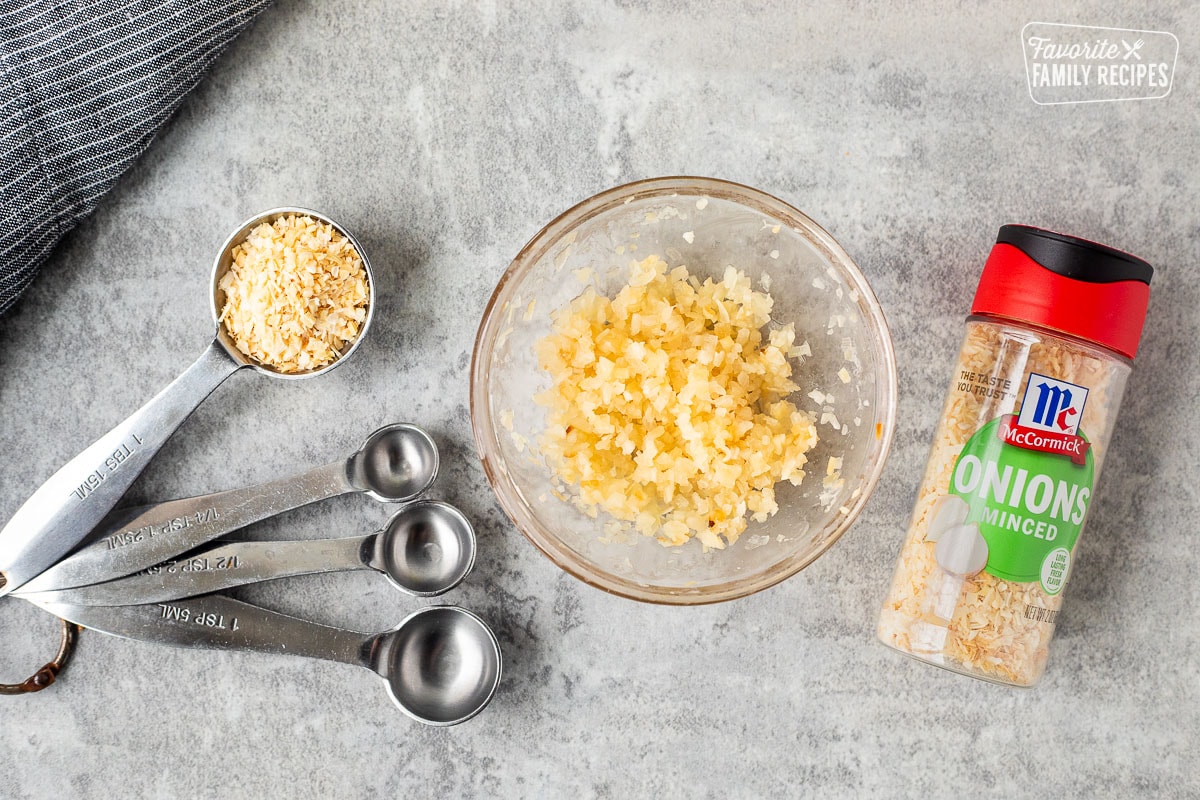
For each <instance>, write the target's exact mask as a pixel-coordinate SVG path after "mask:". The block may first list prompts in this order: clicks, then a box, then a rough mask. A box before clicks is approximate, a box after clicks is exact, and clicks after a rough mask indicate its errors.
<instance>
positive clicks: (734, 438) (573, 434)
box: [536, 256, 817, 548]
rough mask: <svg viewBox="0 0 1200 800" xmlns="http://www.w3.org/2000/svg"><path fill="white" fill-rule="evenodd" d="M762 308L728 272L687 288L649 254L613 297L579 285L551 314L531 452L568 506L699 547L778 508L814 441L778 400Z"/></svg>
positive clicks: (782, 373) (789, 340)
mask: <svg viewBox="0 0 1200 800" xmlns="http://www.w3.org/2000/svg"><path fill="white" fill-rule="evenodd" d="M771 307H772V299H771V297H770V295H768V294H766V293H764V292H757V291H754V290H753V289H752V288H751V284H750V280H749V279H748V278H747V277H746V276H745V275H744V274H743V273H741V272H740V271H738V270H736V269H734V268H732V267H728V268H727V269H726V270H725V273H724V276H723V277H722V279H721V280H719V281H713V280H712V279H706V280H705V281H703V282H701V281H700V280H699V279H697V278H696V277H694V276H692V275H691V274H690V273H689V271H688V269H687V267H686V266H678V267H675V268H674V269H670V268H669V267H668V265H667V263H666V262H665V261H664V260H663V259H662V258H660V257H658V256H650V257H648V258H646V259H644V260H643V261H641V262H636V261H635V262H632V263H631V264H630V268H629V282H628V285H626V286H625V287H624V288H622V289H621V290H620V291H619V292H618V293H617V294H616V296H615V297H612V298H608V297H604V296H602V295H599V294H597V293H596V292H595V291H594V290H592V289H590V288H589V289H587V290H585V291H584V293H583V294H582V295H580V296H579V297H577V298H576V299H575V300H573V301H572V302H571V303H570V305H569V306H568V307H567V308H565V309H562V310H559V311H557V312H555V313H554V314H553V315H552V319H553V332H552V333H551V334H550V335H549V336H547V337H545V338H544V339H542V340H541V341H540V342H539V343H538V346H537V354H538V360H539V363H540V365H541V367H542V368H543V369H545V370H546V371H547V372H548V373H549V375H550V377H551V380H552V386H551V388H550V389H548V390H547V391H545V392H542V393H541V394H539V395H538V396H537V398H536V399H537V402H538V403H539V404H541V405H543V406H545V407H546V410H547V426H546V430H545V431H544V433H543V434H542V436H541V437H540V440H539V447H540V450H541V452H542V454H543V455H544V456H545V458H546V460H547V463H548V464H549V465H550V466H551V468H552V469H553V470H554V472H555V474H556V476H557V477H558V478H559V479H561V480H562V481H563V482H565V483H567V484H569V485H572V486H573V487H575V491H576V493H577V495H576V496H575V497H574V498H573V499H574V500H575V502H576V503H577V504H578V505H579V506H580V507H581V508H583V509H584V510H585V511H586V512H587V513H589V514H591V515H593V516H594V515H596V514H597V513H598V512H599V511H604V512H606V513H608V514H609V515H611V516H612V517H614V518H615V519H617V520H621V521H623V522H626V523H631V524H632V525H633V526H634V527H635V528H636V529H637V530H638V531H639V532H641V533H643V534H645V535H648V536H655V537H657V539H658V540H659V541H660V542H661V543H662V544H664V545H668V546H672V545H681V544H684V543H686V542H687V541H688V540H690V539H691V538H692V537H696V538H698V539H699V540H700V541H701V543H702V544H703V545H704V546H705V547H711V548H723V547H724V546H725V545H726V544H727V543H728V544H731V543H733V542H735V541H736V540H737V538H738V536H739V535H740V534H741V533H742V532H743V531H744V530H745V529H746V526H747V516H750V517H751V518H753V519H755V520H758V521H763V520H766V519H767V518H768V517H769V516H771V515H772V514H774V513H775V512H776V511H777V510H778V506H777V504H776V502H775V490H774V487H775V484H776V483H777V482H779V481H781V480H786V481H789V482H791V483H793V484H795V485H799V484H800V482H801V480H802V479H803V478H804V469H803V468H804V465H805V463H806V462H807V457H806V455H805V453H806V452H807V451H808V450H810V449H811V448H812V447H813V446H814V445H815V444H816V442H817V430H816V426H815V424H814V421H813V419H812V417H811V416H809V415H808V414H806V413H804V412H802V411H800V410H798V409H797V408H796V406H794V405H793V404H792V403H791V402H789V401H788V400H786V399H785V398H786V397H787V396H788V395H789V394H791V393H792V392H794V391H796V389H797V388H798V387H797V386H796V384H795V383H793V382H792V381H791V365H790V364H789V362H788V357H787V354H788V352H789V350H790V349H791V348H792V345H793V341H794V339H795V332H794V330H793V329H792V326H791V325H788V326H786V327H783V328H779V329H776V330H772V331H769V332H764V328H765V326H766V325H767V323H768V321H769V319H770V312H771Z"/></svg>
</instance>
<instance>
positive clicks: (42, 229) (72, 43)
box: [0, 0, 270, 314]
mask: <svg viewBox="0 0 1200 800" xmlns="http://www.w3.org/2000/svg"><path fill="white" fill-rule="evenodd" d="M269 2H270V0H69V1H68V2H64V1H63V0H34V1H33V2H21V0H16V1H15V2H11V1H10V2H0V314H3V313H4V312H5V311H7V310H8V309H9V308H10V307H11V306H12V304H13V303H14V302H15V301H16V299H17V297H18V296H20V294H21V292H23V291H24V290H25V289H26V287H28V285H29V283H30V281H32V280H33V277H34V275H35V274H36V273H37V270H38V267H40V266H41V264H42V262H43V261H45V260H46V257H47V256H48V255H49V254H50V251H51V249H52V248H53V247H54V245H55V244H56V243H57V242H58V240H59V239H61V238H62V236H63V235H64V234H65V233H66V232H67V231H69V230H71V228H73V227H74V226H75V225H76V224H77V223H78V222H79V220H80V219H82V218H83V217H85V216H86V215H88V214H89V213H91V211H92V210H93V209H94V208H95V207H96V204H97V203H98V202H99V200H100V198H101V197H103V196H104V194H105V193H106V192H108V191H109V190H110V189H111V188H112V187H113V184H115V183H116V181H117V178H119V177H120V175H121V174H122V173H123V172H124V171H125V170H126V169H128V168H129V166H130V165H131V164H132V163H133V162H134V160H136V159H137V157H138V156H139V155H141V153H142V152H143V151H144V150H145V149H146V147H147V146H148V145H149V144H150V142H151V140H152V139H153V138H154V135H155V133H157V131H158V129H159V128H160V127H161V126H162V125H163V124H164V123H165V122H166V121H167V119H168V118H169V117H170V116H171V114H172V113H173V112H174V111H175V109H176V108H178V107H179V104H180V103H181V102H182V100H183V98H184V96H185V95H186V94H187V93H188V91H189V90H191V89H192V88H193V87H194V86H195V85H196V84H197V83H198V82H199V81H200V79H201V78H202V77H203V75H204V73H205V71H206V70H207V69H208V66H209V65H210V64H211V63H212V61H213V59H215V58H216V57H217V56H218V55H219V54H220V52H221V51H222V50H223V49H224V48H225V46H226V45H228V44H229V43H230V42H231V41H232V40H233V39H234V37H236V36H237V35H238V33H240V32H241V31H242V29H243V28H245V27H246V25H248V24H249V23H250V21H251V20H252V19H254V17H255V15H257V14H258V12H260V11H261V10H262V9H263V8H265V7H266V6H267V5H268V4H269Z"/></svg>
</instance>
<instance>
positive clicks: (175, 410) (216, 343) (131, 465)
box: [0, 208, 375, 597]
mask: <svg viewBox="0 0 1200 800" xmlns="http://www.w3.org/2000/svg"><path fill="white" fill-rule="evenodd" d="M292 214H295V215H300V216H309V217H312V218H314V219H317V220H320V221H321V222H324V223H327V224H329V225H331V226H333V228H334V229H335V230H337V231H338V232H339V233H341V234H342V235H343V236H345V237H346V239H347V240H349V242H350V244H351V245H352V246H353V247H354V249H355V250H356V251H357V252H358V255H359V257H360V258H361V259H362V264H363V270H364V271H365V272H366V273H367V285H368V289H369V298H368V301H367V313H366V318H365V319H363V322H362V326H361V327H360V328H359V331H358V337H357V338H356V339H355V340H354V341H353V342H351V343H350V345H349V347H347V348H346V349H345V350H344V351H343V352H342V353H341V354H340V356H339V357H338V358H337V359H336V360H335V361H333V363H331V364H329V365H327V366H324V367H321V368H320V369H315V370H308V371H302V372H294V373H283V372H278V371H276V370H274V369H272V368H270V367H267V366H265V365H262V364H259V363H258V362H256V361H254V360H252V359H250V358H249V357H247V356H246V355H244V354H243V353H242V352H241V351H239V350H238V349H237V347H236V346H235V345H234V344H233V340H232V339H231V338H230V336H229V332H228V331H227V330H226V329H225V326H224V325H223V324H222V323H221V322H220V309H221V306H222V305H224V302H225V294H224V292H223V291H221V288H220V283H221V278H222V277H223V276H224V275H225V273H226V272H227V271H228V270H229V266H230V264H231V263H232V259H233V250H234V248H235V247H237V245H239V244H241V243H242V241H244V240H245V238H246V236H247V234H249V233H250V231H252V230H253V229H254V228H256V227H257V226H259V225H260V224H262V223H264V222H267V223H270V222H274V221H275V220H276V219H278V218H280V217H284V216H288V215H292ZM210 283H211V292H210V296H209V304H210V307H211V310H212V317H213V322H214V323H215V324H216V326H217V331H216V336H215V337H214V338H213V341H212V343H211V344H209V346H208V348H207V349H206V350H205V351H204V352H203V353H202V354H201V355H200V358H198V359H197V360H196V362H195V363H194V364H192V366H190V367H188V368H187V369H186V370H185V371H184V372H183V374H182V375H180V376H179V377H178V378H176V379H175V381H174V382H172V383H171V384H170V385H169V386H167V388H165V389H163V390H162V391H161V392H159V393H158V394H157V395H156V396H155V397H154V398H153V399H152V400H150V401H149V402H148V403H146V404H145V405H144V406H142V407H141V408H140V409H138V410H137V411H135V412H134V413H133V415H132V416H130V417H129V418H128V419H126V420H125V421H124V422H122V423H121V424H120V425H118V426H117V427H115V428H113V429H112V430H111V431H109V432H108V433H106V434H105V435H104V436H102V437H100V438H99V439H97V440H96V442H94V443H93V444H92V445H91V446H90V447H88V448H87V449H86V450H84V451H83V452H82V453H80V454H79V455H77V456H76V457H75V458H73V459H71V460H70V461H68V462H67V463H66V465H64V466H63V467H62V468H61V469H59V470H58V472H56V473H54V475H52V476H51V477H50V479H49V480H47V481H46V482H45V483H44V484H42V486H41V488H39V489H38V490H37V491H36V492H34V493H33V496H32V497H30V498H29V499H28V500H27V501H25V504H24V505H22V506H21V508H20V509H18V510H17V513H16V514H15V515H14V516H13V518H12V519H11V520H9V522H8V524H7V525H5V526H4V528H3V529H0V597H3V596H4V595H6V594H8V593H10V592H12V591H14V590H16V589H18V588H20V587H21V586H22V585H24V584H25V583H27V582H28V581H30V580H31V579H33V578H34V577H36V576H37V575H39V574H41V573H42V572H43V571H44V570H45V569H46V568H48V567H50V566H51V565H52V564H54V563H55V562H57V561H58V560H59V559H60V558H62V557H63V556H64V555H66V554H67V553H69V552H70V551H71V550H72V549H73V548H74V547H75V546H76V545H78V544H79V543H80V542H82V541H83V540H84V539H85V538H86V537H87V535H88V534H89V533H90V532H91V531H92V529H93V528H95V527H96V526H97V525H99V524H100V523H101V522H102V521H103V520H104V518H105V516H106V515H107V514H108V512H109V511H111V510H112V508H113V507H114V506H115V505H116V504H117V502H118V501H119V500H120V499H121V497H122V496H123V495H124V494H125V492H126V491H127V490H128V489H129V487H130V486H131V485H132V484H133V482H134V480H135V479H136V478H137V477H138V475H140V474H141V473H142V471H143V470H144V469H145V468H146V465H147V464H149V463H150V459H151V458H153V457H154V454H155V453H157V452H158V451H159V450H160V449H161V448H162V446H163V444H165V443H166V441H167V439H169V438H170V437H171V434H173V433H174V432H175V430H176V429H177V428H178V427H179V426H180V425H182V424H183V421H184V420H185V419H187V418H188V416H189V415H190V414H191V413H192V412H193V411H195V410H196V407H197V406H198V405H200V403H201V402H202V401H203V400H204V398H206V397H208V395H210V394H212V392H213V390H214V389H216V388H217V386H219V385H220V384H221V382H222V381H224V380H225V379H226V378H228V377H229V376H230V375H232V374H233V373H234V372H237V371H238V370H239V369H242V368H243V367H252V368H254V369H255V370H256V371H257V372H260V373H262V374H264V375H270V376H271V377H274V378H285V379H296V378H312V377H315V376H317V375H323V374H325V373H326V372H328V371H329V370H331V369H334V368H335V367H337V366H338V365H339V364H341V363H342V362H343V361H345V360H346V359H347V358H349V357H350V355H351V354H352V353H353V352H354V351H355V350H356V349H358V345H359V344H360V343H361V342H362V340H363V337H364V336H365V335H366V333H367V329H368V328H369V327H370V325H371V317H372V316H373V313H374V309H375V280H374V277H373V276H372V274H371V265H370V263H369V262H368V261H367V256H366V253H365V252H364V251H363V249H362V246H361V245H360V244H359V243H358V241H357V240H356V239H355V238H354V237H353V236H351V235H350V233H349V232H348V231H347V230H346V229H345V228H343V227H342V226H341V225H339V224H338V223H336V222H334V221H333V220H332V219H330V218H329V217H326V216H324V215H323V214H318V213H317V212H315V211H310V210H308V209H303V208H275V209H271V210H270V211H265V212H263V213H262V214H258V215H256V216H254V217H251V218H250V219H248V220H246V221H245V222H244V223H242V225H241V227H239V228H238V229H237V230H236V231H234V232H233V233H232V234H231V235H230V236H229V238H228V239H226V240H225V244H224V245H223V246H222V247H221V250H220V252H219V253H218V254H217V258H216V262H215V263H214V265H213V271H212V278H211V281H210ZM160 560H161V559H160ZM146 566H149V565H146Z"/></svg>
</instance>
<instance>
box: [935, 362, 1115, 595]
mask: <svg viewBox="0 0 1200 800" xmlns="http://www.w3.org/2000/svg"><path fill="white" fill-rule="evenodd" d="M1087 396H1088V389H1087V387H1085V386H1077V385H1076V384H1073V383H1068V382H1066V381H1062V380H1058V379H1057V378H1052V377H1050V376H1047V375H1041V374H1038V373H1031V374H1030V375H1029V378H1028V381H1027V384H1026V389H1025V396H1024V398H1023V399H1022V401H1021V406H1020V409H1019V411H1018V413H1016V414H1005V415H1003V416H1001V417H998V418H996V419H993V420H991V421H990V422H988V423H987V424H985V425H984V426H983V427H982V428H980V429H979V430H978V431H976V432H975V434H974V435H973V436H972V437H971V438H970V440H968V441H967V443H966V445H964V447H963V449H962V452H960V453H959V455H958V458H957V460H956V461H955V464H954V471H953V472H952V473H951V478H950V487H949V489H950V493H951V494H954V495H957V496H958V497H960V498H962V499H963V500H964V501H966V503H967V505H968V507H969V509H970V511H969V512H968V514H967V518H966V523H967V524H974V525H977V526H978V531H979V534H980V535H981V536H982V537H983V539H984V541H985V542H986V543H987V564H986V566H985V567H984V571H986V572H988V573H990V574H992V575H994V576H996V577H997V578H1001V579H1003V580H1010V581H1016V582H1022V583H1024V582H1034V581H1038V582H1040V583H1041V585H1042V589H1043V590H1044V591H1045V592H1046V593H1047V594H1051V595H1055V594H1058V593H1059V592H1060V591H1062V587H1063V585H1064V583H1065V582H1066V575H1067V571H1068V569H1069V567H1070V563H1071V553H1072V550H1073V549H1074V547H1075V541H1076V540H1077V539H1078V538H1079V532H1080V530H1081V529H1082V528H1083V522H1084V519H1085V517H1086V516H1087V510H1088V506H1089V504H1090V503H1091V497H1092V478H1093V475H1094V470H1095V465H1094V461H1093V457H1092V452H1091V443H1090V442H1088V440H1087V437H1086V435H1085V434H1084V432H1083V431H1081V430H1080V429H1079V421H1080V419H1082V417H1083V409H1084V405H1085V404H1086V403H1087Z"/></svg>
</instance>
